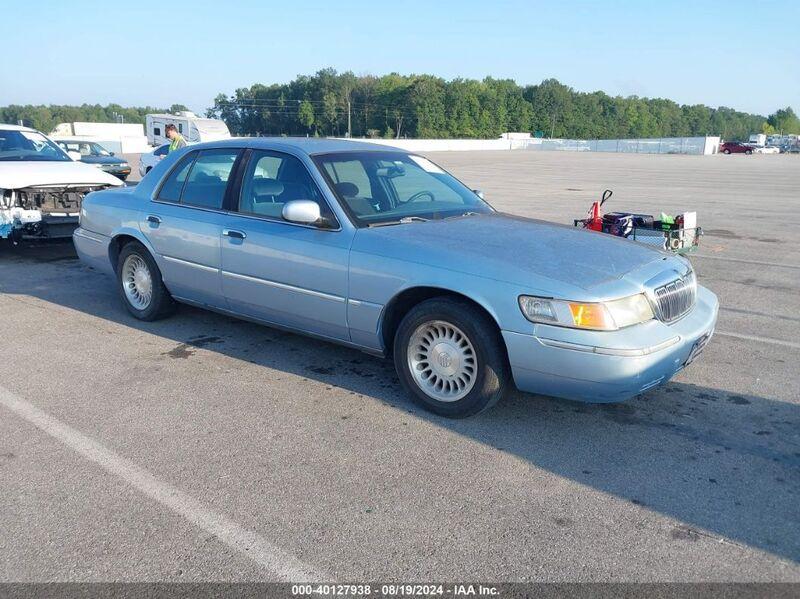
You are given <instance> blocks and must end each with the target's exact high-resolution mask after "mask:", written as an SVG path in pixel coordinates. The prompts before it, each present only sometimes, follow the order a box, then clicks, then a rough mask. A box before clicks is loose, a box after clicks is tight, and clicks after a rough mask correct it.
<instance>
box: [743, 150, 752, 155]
mask: <svg viewBox="0 0 800 599" xmlns="http://www.w3.org/2000/svg"><path fill="white" fill-rule="evenodd" d="M744 153H745V154H747V155H748V156H749V155H750V154H752V153H753V150H745V151H744Z"/></svg>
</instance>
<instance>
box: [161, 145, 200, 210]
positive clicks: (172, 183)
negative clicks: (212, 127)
mask: <svg viewBox="0 0 800 599" xmlns="http://www.w3.org/2000/svg"><path fill="white" fill-rule="evenodd" d="M195 158H197V152H192V153H191V154H188V155H186V156H185V157H184V158H183V160H181V161H180V162H179V163H178V166H176V167H175V168H174V169H173V170H172V172H171V173H170V174H169V176H168V177H167V180H166V181H164V184H163V185H162V186H161V189H160V190H159V192H158V199H159V200H161V201H163V202H180V201H181V192H182V191H183V184H184V183H185V182H186V176H187V175H188V174H189V170H190V169H191V168H192V164H193V163H194V160H195Z"/></svg>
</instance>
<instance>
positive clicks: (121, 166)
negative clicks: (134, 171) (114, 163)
mask: <svg viewBox="0 0 800 599" xmlns="http://www.w3.org/2000/svg"><path fill="white" fill-rule="evenodd" d="M129 166H130V164H128V163H127V162H123V163H122V164H120V165H119V167H120V168H128V167H129Z"/></svg>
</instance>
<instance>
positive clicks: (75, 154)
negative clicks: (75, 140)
mask: <svg viewBox="0 0 800 599" xmlns="http://www.w3.org/2000/svg"><path fill="white" fill-rule="evenodd" d="M67 156H69V157H70V158H72V159H73V160H74V161H75V162H80V161H81V153H80V152H76V151H75V150H70V151H69V152H67Z"/></svg>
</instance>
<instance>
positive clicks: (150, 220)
mask: <svg viewBox="0 0 800 599" xmlns="http://www.w3.org/2000/svg"><path fill="white" fill-rule="evenodd" d="M147 222H148V223H150V224H152V225H155V226H158V225H160V224H161V219H160V218H159V217H158V216H156V215H154V214H150V215H148V217H147Z"/></svg>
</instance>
